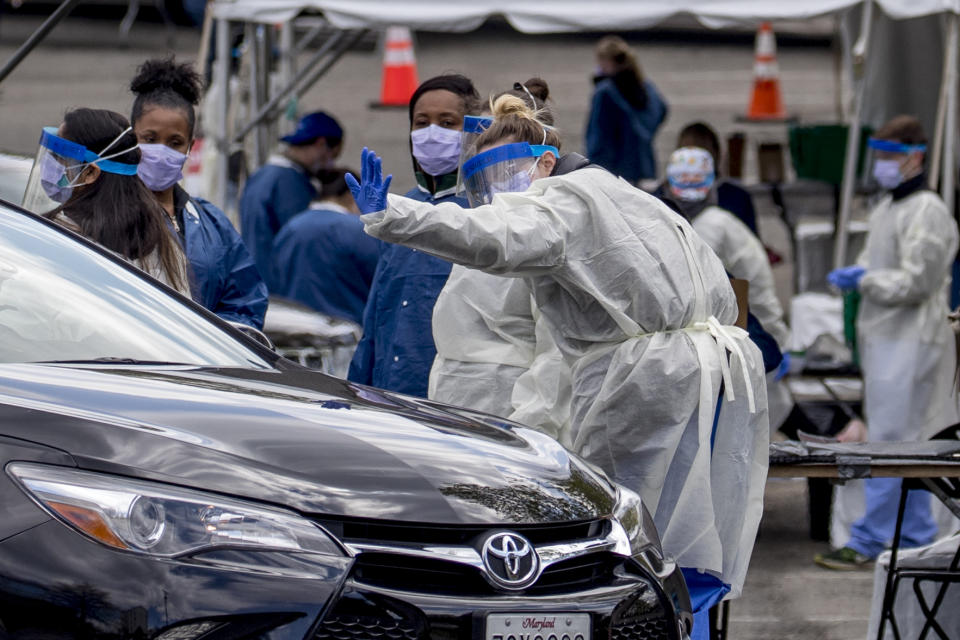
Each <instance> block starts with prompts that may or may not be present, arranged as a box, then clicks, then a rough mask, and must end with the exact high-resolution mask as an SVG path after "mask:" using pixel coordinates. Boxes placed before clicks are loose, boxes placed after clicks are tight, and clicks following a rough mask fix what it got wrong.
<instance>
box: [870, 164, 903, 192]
mask: <svg viewBox="0 0 960 640" xmlns="http://www.w3.org/2000/svg"><path fill="white" fill-rule="evenodd" d="M873 177H874V179H875V180H876V181H877V184H879V185H880V186H881V187H883V188H884V189H896V188H897V187H898V186H899V185H900V183H901V182H903V172H901V171H900V161H899V160H877V161H875V162H874V163H873Z"/></svg>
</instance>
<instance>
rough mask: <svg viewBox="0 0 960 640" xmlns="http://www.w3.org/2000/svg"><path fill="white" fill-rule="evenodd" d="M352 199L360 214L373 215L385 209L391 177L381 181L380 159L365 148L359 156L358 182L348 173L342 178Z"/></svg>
mask: <svg viewBox="0 0 960 640" xmlns="http://www.w3.org/2000/svg"><path fill="white" fill-rule="evenodd" d="M344 180H346V182H347V186H348V187H349V188H350V193H352V194H353V199H354V200H356V201H357V208H358V209H360V213H374V212H377V211H383V210H384V209H386V208H387V193H388V192H389V191H390V181H391V180H393V176H392V175H389V176H387V178H386V180H384V179H383V169H382V167H381V163H380V157H379V156H378V155H377V154H376V153H374V152H373V151H370V150H369V149H367V148H366V147H364V148H363V153H361V154H360V182H357V178H356V177H355V176H354V175H353V174H350V173H348V174H347V175H346V176H344Z"/></svg>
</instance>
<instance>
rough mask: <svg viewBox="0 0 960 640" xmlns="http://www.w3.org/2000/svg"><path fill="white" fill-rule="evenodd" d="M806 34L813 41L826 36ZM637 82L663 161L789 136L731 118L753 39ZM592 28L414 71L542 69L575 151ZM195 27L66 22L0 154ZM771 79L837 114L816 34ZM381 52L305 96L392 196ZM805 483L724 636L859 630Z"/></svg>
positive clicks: (774, 225) (774, 237) (396, 161)
mask: <svg viewBox="0 0 960 640" xmlns="http://www.w3.org/2000/svg"><path fill="white" fill-rule="evenodd" d="M38 23H39V20H38V19H36V18H22V17H10V16H6V15H4V16H0V61H5V60H6V59H8V58H9V56H10V55H11V54H12V53H13V51H14V50H15V49H16V47H17V46H19V44H20V43H21V42H23V40H24V39H25V38H26V37H27V36H28V35H29V33H30V30H31V28H32V27H35V26H36V25H37V24H38ZM814 35H815V36H816V35H822V32H821V33H819V34H814ZM629 40H630V41H631V43H632V44H633V45H634V46H635V49H636V51H637V54H638V56H639V60H640V62H641V64H642V66H643V69H644V72H645V73H646V74H647V76H648V77H649V78H650V79H651V80H652V81H653V82H654V83H655V84H656V85H657V86H658V87H659V89H660V91H661V92H662V93H663V94H664V96H665V97H666V99H667V101H668V102H669V104H670V115H669V118H668V120H667V121H666V123H665V125H664V126H663V128H662V129H661V131H660V132H659V135H658V137H657V150H658V154H659V159H660V161H661V163H662V162H663V161H664V160H665V159H666V157H667V155H668V154H669V152H670V150H672V147H673V143H674V141H675V139H676V134H677V132H678V131H679V129H680V128H681V127H682V126H683V125H684V124H686V123H688V122H690V121H693V120H705V121H707V122H709V123H711V124H712V125H713V126H714V127H715V128H717V129H718V131H719V132H720V133H721V135H722V136H726V135H727V134H729V133H731V132H732V131H736V130H739V131H744V132H745V133H746V135H747V140H748V156H747V175H748V178H749V177H752V176H755V175H756V173H757V168H756V154H755V148H756V147H755V145H756V144H757V143H759V142H768V141H775V142H781V143H784V142H785V141H786V129H785V127H784V126H783V125H777V124H773V125H771V124H764V125H752V124H744V123H741V122H738V120H737V116H738V115H740V114H742V113H743V112H744V110H745V108H746V105H747V102H748V100H749V96H750V90H751V86H752V68H753V45H752V42H751V41H750V39H749V37H747V38H744V37H742V36H740V37H716V36H713V35H712V34H707V33H703V32H689V33H687V34H686V35H684V34H679V35H673V36H671V35H669V34H664V33H661V32H651V33H647V34H642V33H641V34H633V35H631V37H630V38H629ZM594 43H595V38H594V37H593V36H527V35H522V34H517V33H515V32H513V31H510V30H508V29H505V28H503V27H492V28H488V29H485V30H483V31H480V32H475V33H472V34H458V35H448V34H418V35H417V37H416V56H417V62H418V69H419V74H420V77H421V79H425V78H428V77H430V76H432V75H435V74H438V73H442V72H446V71H459V72H464V73H466V74H467V75H469V76H470V77H472V78H473V79H474V81H475V83H476V84H477V86H478V88H479V90H480V92H481V94H482V95H485V96H486V95H488V94H489V93H491V92H493V91H498V90H503V89H505V88H508V87H510V86H512V84H513V83H514V82H515V81H518V80H521V81H522V80H525V79H527V78H528V77H530V76H534V75H539V76H542V77H543V78H545V79H546V80H547V81H548V82H549V84H550V87H551V90H552V96H553V107H554V111H555V116H556V120H557V124H558V127H559V128H560V130H561V131H562V132H563V134H564V137H565V149H566V150H570V151H578V150H582V140H583V129H584V123H585V122H586V118H587V112H588V109H589V103H590V93H591V82H590V76H591V73H592V70H593V68H594V60H593V56H592V48H593V45H594ZM198 46H199V37H198V33H197V32H196V31H192V30H187V29H179V30H178V31H177V32H176V38H175V42H174V46H173V47H172V49H171V48H168V46H167V33H166V32H165V30H164V29H163V28H162V27H161V26H159V25H156V24H150V23H147V22H138V23H137V24H136V25H135V26H134V28H133V31H132V33H131V38H130V43H129V45H128V46H123V45H122V43H121V42H120V40H119V37H118V34H117V31H116V23H105V22H102V21H95V20H81V19H68V20H67V21H66V22H65V23H64V24H62V25H60V26H59V27H57V29H56V30H55V31H54V32H53V33H52V34H51V35H50V36H49V38H48V39H47V40H46V41H45V42H44V43H42V44H41V46H40V47H39V48H38V49H37V50H36V51H35V52H34V53H33V54H31V55H30V56H29V57H28V58H27V59H26V60H25V61H24V62H23V64H22V65H21V66H20V67H19V68H18V69H17V70H16V71H15V72H14V73H13V74H12V75H11V76H10V77H9V78H8V79H7V80H6V81H4V83H3V84H2V85H0V151H5V152H13V153H20V154H24V155H30V156H32V155H33V154H34V153H35V151H36V144H37V140H38V138H39V134H40V129H41V127H42V126H44V125H56V124H58V123H59V122H60V121H61V119H62V116H63V113H64V111H66V110H67V109H68V108H69V107H75V106H94V107H102V108H108V109H113V110H116V111H119V112H121V113H124V114H128V113H129V109H130V106H131V101H132V96H131V95H130V93H129V91H128V88H127V83H128V82H129V79H130V78H131V77H132V75H133V73H134V70H135V68H136V66H137V65H138V64H139V63H140V62H142V61H143V60H144V59H146V58H148V57H151V56H158V55H164V54H166V53H167V52H168V51H173V52H175V53H176V54H177V55H178V57H181V58H183V59H192V58H195V57H196V55H197V51H198ZM779 54H780V55H779V63H780V72H781V76H780V77H781V86H782V90H783V94H784V101H785V103H786V105H787V108H788V109H789V111H790V112H791V114H793V115H796V116H797V117H799V118H800V119H801V121H803V122H820V121H835V120H836V119H837V103H838V91H839V88H838V84H837V81H836V74H835V57H834V53H833V50H832V49H831V48H830V47H829V46H826V45H825V44H824V42H823V40H822V38H820V39H818V38H816V37H815V38H813V39H810V40H806V39H804V38H798V39H796V40H795V42H794V43H793V44H792V46H782V45H781V47H780V52H779ZM380 67H381V60H380V54H379V53H378V52H375V51H374V52H355V53H350V54H349V55H347V56H346V57H345V58H344V60H342V61H341V62H340V63H339V64H338V65H337V66H336V67H334V69H333V70H332V71H331V72H330V74H329V75H328V76H326V78H324V80H323V81H322V82H321V83H320V84H318V85H317V86H316V87H314V89H312V90H311V91H310V92H309V93H308V94H307V95H306V96H305V97H304V98H303V99H302V100H301V106H302V107H303V108H304V109H307V110H313V109H316V108H323V109H326V110H329V111H330V112H332V113H334V114H336V115H337V116H338V117H339V118H340V119H341V120H342V122H343V124H344V126H345V128H346V130H347V139H346V144H347V151H346V152H345V156H344V158H343V162H344V163H345V164H347V165H353V166H356V165H358V164H359V150H360V148H361V147H363V146H369V147H371V148H373V149H376V150H377V151H378V152H380V153H381V154H382V155H383V157H384V165H385V167H386V169H387V171H392V172H393V173H395V174H396V179H395V185H396V187H397V189H398V190H400V189H404V188H409V187H410V186H412V185H413V177H412V172H411V170H410V160H409V147H408V137H407V135H406V132H407V130H408V121H407V114H406V111H405V110H397V111H374V110H371V109H369V108H368V107H367V105H368V103H369V102H371V101H375V100H376V99H377V97H378V93H379V84H380ZM759 222H760V228H761V235H762V236H763V239H764V240H765V242H766V243H767V244H770V245H772V246H773V247H774V248H775V249H777V250H778V251H780V252H781V253H782V254H783V255H784V256H785V258H786V260H785V262H784V263H783V265H781V266H778V267H776V268H775V275H776V277H777V281H778V283H779V287H780V289H779V293H780V295H781V298H782V299H783V300H785V301H786V300H788V299H789V297H790V295H791V294H792V289H791V286H792V285H791V283H792V267H791V258H792V252H791V249H790V242H789V236H788V234H787V230H786V227H785V226H784V224H783V223H782V221H780V219H779V218H778V217H777V216H776V215H775V213H774V211H773V210H772V209H771V208H761V217H760V221H759ZM806 514H807V509H806V484H805V482H804V481H802V480H789V479H777V480H771V481H770V482H769V483H768V488H767V496H766V500H765V510H764V519H763V523H762V529H761V536H760V539H759V541H758V543H757V546H756V549H755V552H754V558H753V562H752V564H751V569H750V573H749V575H748V577H747V583H746V587H745V590H744V593H743V597H742V598H741V599H740V600H738V601H736V602H734V603H733V605H732V609H731V633H730V635H729V638H730V639H731V640H734V639H735V640H767V639H769V638H779V639H781V640H786V639H796V640H848V639H850V640H852V639H854V638H863V637H864V636H865V634H866V630H867V617H868V615H869V606H870V605H869V602H870V594H871V590H872V574H871V573H870V572H863V573H833V572H829V571H826V570H823V569H819V568H817V567H815V566H814V565H813V562H812V558H813V555H814V553H816V552H818V551H823V550H824V549H825V548H826V545H825V544H823V543H814V542H812V541H810V539H809V538H808V536H807V533H806V531H807V523H806V519H807V515H806Z"/></svg>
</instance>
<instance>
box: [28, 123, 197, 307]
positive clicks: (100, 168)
mask: <svg viewBox="0 0 960 640" xmlns="http://www.w3.org/2000/svg"><path fill="white" fill-rule="evenodd" d="M139 163H140V151H139V149H138V147H137V138H136V135H135V134H134V133H133V130H132V129H131V127H130V125H129V123H128V122H127V120H126V118H124V117H123V116H122V115H120V114H119V113H114V112H112V111H106V110H104V109H85V108H81V109H74V110H72V111H68V112H67V114H66V115H65V116H64V119H63V124H61V125H60V127H59V128H56V129H55V128H53V127H47V128H45V129H44V131H43V134H42V136H41V138H40V151H39V155H38V158H37V162H36V163H35V165H34V169H33V171H32V172H31V175H30V178H29V180H28V182H27V189H26V193H25V194H24V200H23V206H24V208H26V209H30V210H31V211H36V212H38V213H39V212H44V211H46V213H45V214H44V215H46V217H48V218H51V219H52V220H54V221H56V222H57V223H59V224H61V225H62V226H64V227H66V228H68V229H70V230H72V231H75V232H77V233H80V234H81V235H84V236H86V237H87V238H90V239H91V240H93V241H95V242H97V243H99V244H101V245H103V246H104V247H106V248H107V249H110V250H111V251H114V252H115V253H117V254H119V255H120V256H122V257H124V258H126V259H127V260H128V261H130V262H131V263H132V264H134V265H136V266H137V267H139V268H140V269H142V270H143V271H145V272H146V273H148V274H150V275H151V276H153V277H154V278H156V279H157V280H159V281H161V282H163V283H164V284H166V285H167V286H169V287H171V288H173V289H175V290H177V291H179V292H180V293H181V294H184V295H187V296H189V295H190V289H189V277H188V268H187V263H186V258H185V257H184V255H183V252H182V251H181V250H180V247H179V246H178V244H177V242H176V240H174V238H173V237H172V236H171V235H170V233H169V232H168V231H167V227H166V223H165V222H164V214H163V210H162V209H161V208H160V206H159V205H158V204H157V203H156V201H155V200H154V198H153V196H152V194H151V193H150V192H149V191H148V190H147V188H146V187H145V186H144V184H143V183H142V182H141V181H140V179H139V178H138V177H137V166H138V164H139Z"/></svg>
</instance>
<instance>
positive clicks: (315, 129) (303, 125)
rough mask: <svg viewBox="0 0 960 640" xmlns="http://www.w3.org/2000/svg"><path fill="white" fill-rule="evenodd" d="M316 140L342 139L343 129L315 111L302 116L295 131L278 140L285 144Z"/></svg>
mask: <svg viewBox="0 0 960 640" xmlns="http://www.w3.org/2000/svg"><path fill="white" fill-rule="evenodd" d="M317 138H326V139H327V140H342V139H343V129H342V128H341V127H340V123H339V122H337V121H336V120H335V119H334V118H333V117H332V116H330V115H327V114H326V113H324V112H323V111H315V112H313V113H308V114H307V115H305V116H303V117H302V118H300V122H298V123H297V130H296V131H294V132H293V133H291V134H290V135H287V136H283V137H282V138H280V139H281V140H283V141H284V142H286V143H287V144H308V143H310V142H313V141H314V140H316V139H317Z"/></svg>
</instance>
